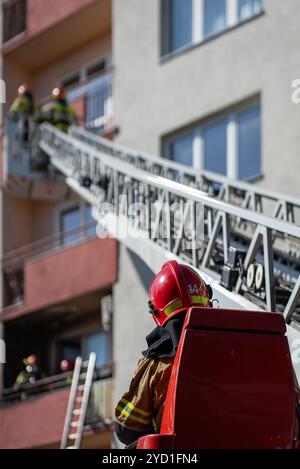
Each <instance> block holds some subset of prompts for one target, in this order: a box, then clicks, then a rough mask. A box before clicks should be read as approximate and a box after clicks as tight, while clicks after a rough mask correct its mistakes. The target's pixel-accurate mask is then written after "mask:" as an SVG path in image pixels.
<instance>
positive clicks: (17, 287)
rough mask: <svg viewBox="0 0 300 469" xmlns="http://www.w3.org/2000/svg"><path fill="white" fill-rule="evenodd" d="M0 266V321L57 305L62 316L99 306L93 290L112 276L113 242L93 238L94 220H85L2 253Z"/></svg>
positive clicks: (110, 282) (114, 265)
mask: <svg viewBox="0 0 300 469" xmlns="http://www.w3.org/2000/svg"><path fill="white" fill-rule="evenodd" d="M2 266H3V274H4V283H5V287H4V310H3V311H2V314H1V319H2V320H11V319H16V318H19V317H23V316H24V315H27V314H29V313H37V312H39V311H42V310H43V317H45V318H46V317H49V315H51V314H52V315H54V316H55V315H57V313H58V312H59V311H61V308H63V309H64V315H65V317H67V315H68V311H69V313H70V315H72V314H75V313H76V314H79V313H80V314H84V313H85V310H87V311H89V310H97V309H99V298H100V296H99V293H100V292H102V293H103V292H104V293H105V292H106V291H107V290H109V289H110V288H111V286H112V285H113V283H114V282H115V281H116V279H117V246H116V241H115V240H114V239H112V238H104V239H98V238H95V225H94V223H93V225H91V224H86V225H82V226H80V227H78V228H75V229H72V230H68V231H64V232H59V233H57V234H55V235H53V236H51V237H48V238H45V239H43V240H40V241H38V242H35V243H33V244H31V245H29V246H24V247H22V248H20V249H18V250H16V251H13V252H11V253H7V254H6V255H5V256H4V257H3V260H2ZM74 311H75V312H74ZM46 312H48V316H47V315H46V314H45V313H46Z"/></svg>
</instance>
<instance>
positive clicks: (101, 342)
mask: <svg viewBox="0 0 300 469" xmlns="http://www.w3.org/2000/svg"><path fill="white" fill-rule="evenodd" d="M91 352H96V354H97V358H96V365H97V366H102V365H105V364H106V363H108V362H110V361H111V352H110V333H109V332H104V331H103V332H97V333H96V334H91V335H88V336H86V337H84V341H83V359H84V360H87V359H88V358H89V355H90V353H91Z"/></svg>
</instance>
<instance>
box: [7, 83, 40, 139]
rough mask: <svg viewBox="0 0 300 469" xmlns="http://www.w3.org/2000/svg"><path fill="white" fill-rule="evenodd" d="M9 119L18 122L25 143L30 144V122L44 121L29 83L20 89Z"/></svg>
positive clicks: (38, 122)
mask: <svg viewBox="0 0 300 469" xmlns="http://www.w3.org/2000/svg"><path fill="white" fill-rule="evenodd" d="M9 118H10V119H12V120H15V121H17V122H18V125H19V127H20V134H21V136H22V139H23V141H24V142H28V140H29V136H30V120H31V119H32V121H33V122H34V123H35V124H40V123H41V121H42V115H41V107H40V104H39V103H38V102H37V101H35V99H34V97H33V93H32V91H31V89H30V87H29V85H28V84H27V83H23V84H22V85H20V86H19V88H18V96H17V97H16V98H15V100H14V101H13V103H12V105H11V107H10V110H9Z"/></svg>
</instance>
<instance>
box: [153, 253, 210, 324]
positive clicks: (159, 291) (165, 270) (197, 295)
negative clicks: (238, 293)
mask: <svg viewBox="0 0 300 469" xmlns="http://www.w3.org/2000/svg"><path fill="white" fill-rule="evenodd" d="M211 297H212V290H211V287H210V286H209V285H206V283H205V282H204V280H203V279H202V278H201V277H200V275H199V274H197V272H196V271H195V270H194V269H192V268H191V267H189V266H188V265H184V264H178V262H176V261H168V262H166V263H165V264H164V265H163V266H162V269H161V271H160V272H159V273H158V274H157V275H156V276H155V277H154V279H153V282H152V284H151V286H150V289H149V307H150V312H151V313H152V314H153V317H154V320H155V322H156V323H157V324H158V325H160V326H163V325H164V324H165V323H166V322H167V321H168V320H169V319H170V318H171V317H173V316H175V314H178V313H180V312H181V311H184V310H186V309H188V308H189V307H190V306H207V307H211V302H210V299H211Z"/></svg>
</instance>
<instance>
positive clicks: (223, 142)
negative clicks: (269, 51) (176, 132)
mask: <svg viewBox="0 0 300 469" xmlns="http://www.w3.org/2000/svg"><path fill="white" fill-rule="evenodd" d="M202 136H203V145H204V169H206V170H207V171H213V172H215V173H220V174H224V175H226V173H227V119H222V120H219V121H217V122H214V123H213V124H210V125H208V126H206V127H204V128H203V131H202Z"/></svg>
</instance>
